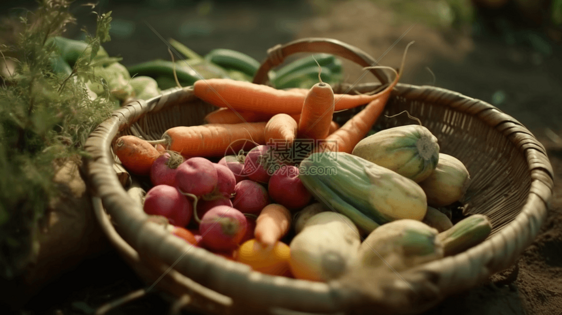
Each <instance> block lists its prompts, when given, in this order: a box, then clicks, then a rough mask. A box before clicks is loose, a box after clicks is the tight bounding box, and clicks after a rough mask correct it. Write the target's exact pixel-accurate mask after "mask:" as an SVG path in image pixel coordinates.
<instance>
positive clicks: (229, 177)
mask: <svg viewBox="0 0 562 315" xmlns="http://www.w3.org/2000/svg"><path fill="white" fill-rule="evenodd" d="M213 165H214V166H215V169H216V170H217V176H218V183H217V191H216V192H217V193H216V194H215V196H211V199H216V197H217V196H220V197H224V198H232V194H233V193H234V187H235V186H236V177H234V173H232V171H231V170H230V169H229V168H228V167H226V166H224V165H221V164H213Z"/></svg>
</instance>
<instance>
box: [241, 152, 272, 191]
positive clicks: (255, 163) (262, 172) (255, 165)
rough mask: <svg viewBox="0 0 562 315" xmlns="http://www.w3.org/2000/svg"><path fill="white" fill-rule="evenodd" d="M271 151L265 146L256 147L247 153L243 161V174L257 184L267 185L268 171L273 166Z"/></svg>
mask: <svg viewBox="0 0 562 315" xmlns="http://www.w3.org/2000/svg"><path fill="white" fill-rule="evenodd" d="M273 153H274V152H273V149H271V148H270V147H269V146H267V145H258V146H257V147H255V148H253V149H252V150H250V152H248V154H247V155H246V158H245V159H244V174H245V175H247V176H248V178H249V179H251V180H253V181H256V182H258V183H263V184H267V182H269V177H270V174H269V173H268V169H269V167H270V165H272V164H273V159H274V156H273Z"/></svg>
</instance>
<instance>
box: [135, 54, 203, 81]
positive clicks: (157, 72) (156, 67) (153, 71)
mask: <svg viewBox="0 0 562 315" xmlns="http://www.w3.org/2000/svg"><path fill="white" fill-rule="evenodd" d="M127 70H129V73H130V74H131V75H132V76H148V77H152V78H158V77H162V76H166V77H169V78H171V79H172V80H174V63H173V62H171V61H167V60H160V59H157V60H152V61H147V62H143V63H140V64H137V65H134V66H130V67H128V68H127ZM176 75H177V77H178V80H179V81H180V82H181V83H182V85H183V84H185V85H192V84H193V83H195V81H197V80H199V78H200V77H199V75H198V74H197V72H195V71H194V70H193V69H191V68H190V67H188V66H183V65H181V64H176ZM160 88H162V87H160Z"/></svg>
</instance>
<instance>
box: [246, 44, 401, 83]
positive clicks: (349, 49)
mask: <svg viewBox="0 0 562 315" xmlns="http://www.w3.org/2000/svg"><path fill="white" fill-rule="evenodd" d="M301 52H308V53H328V54H333V55H337V56H340V57H342V58H345V59H348V60H350V61H353V62H355V63H356V64H358V65H360V66H362V67H369V66H376V65H377V61H376V60H375V59H373V57H371V56H369V55H368V54H367V53H366V52H364V51H363V50H361V49H359V48H357V47H355V46H352V45H349V44H346V43H344V42H342V41H339V40H336V39H331V38H303V39H298V40H295V41H292V42H289V43H287V44H285V45H280V44H279V45H276V46H274V47H271V48H269V49H268V50H267V59H266V60H265V61H264V62H263V63H262V64H261V66H260V68H259V69H258V71H257V72H256V74H255V76H254V80H253V81H252V82H253V83H257V84H265V83H267V80H268V76H267V74H268V72H269V70H271V69H272V68H275V67H276V66H278V65H280V64H281V63H283V61H284V60H285V58H286V57H287V56H290V55H292V54H296V53H301ZM370 71H371V72H372V73H373V74H374V75H375V76H376V77H377V79H378V80H379V81H380V82H381V84H382V85H385V84H388V83H389V82H391V80H390V78H389V77H388V75H387V74H386V73H385V72H384V71H381V70H380V69H370Z"/></svg>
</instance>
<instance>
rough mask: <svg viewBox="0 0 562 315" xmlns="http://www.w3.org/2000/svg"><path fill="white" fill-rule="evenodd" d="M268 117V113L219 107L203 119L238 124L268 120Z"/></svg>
mask: <svg viewBox="0 0 562 315" xmlns="http://www.w3.org/2000/svg"><path fill="white" fill-rule="evenodd" d="M270 118H271V115H269V114H260V113H255V112H244V111H233V110H232V109H230V108H219V109H217V110H215V111H213V112H211V113H209V114H208V115H207V116H205V121H206V122H207V123H209V124H239V123H243V122H259V121H268V120H269V119H270Z"/></svg>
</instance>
